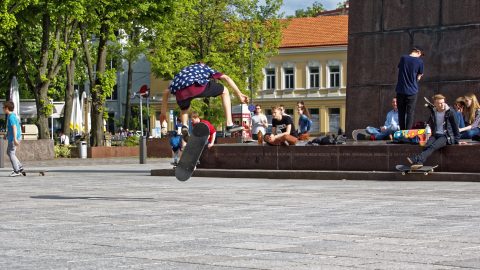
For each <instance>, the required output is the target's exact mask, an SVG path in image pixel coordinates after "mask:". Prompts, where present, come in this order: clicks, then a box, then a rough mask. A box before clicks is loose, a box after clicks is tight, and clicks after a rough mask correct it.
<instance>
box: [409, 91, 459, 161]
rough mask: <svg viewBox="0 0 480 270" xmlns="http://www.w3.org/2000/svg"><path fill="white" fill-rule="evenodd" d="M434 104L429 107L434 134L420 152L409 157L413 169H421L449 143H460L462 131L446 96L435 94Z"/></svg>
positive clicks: (429, 122) (429, 121) (430, 122)
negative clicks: (435, 152) (434, 154)
mask: <svg viewBox="0 0 480 270" xmlns="http://www.w3.org/2000/svg"><path fill="white" fill-rule="evenodd" d="M433 105H434V107H433V108H432V107H429V108H430V118H429V119H428V124H429V125H430V127H431V128H432V136H430V138H429V139H428V141H427V144H426V145H425V147H424V149H423V151H422V152H421V153H420V154H418V155H415V156H413V157H407V160H408V162H410V164H411V169H412V170H415V169H420V168H421V167H422V166H423V164H424V163H425V161H426V160H427V158H428V157H429V156H430V155H431V154H432V153H433V152H434V151H436V150H438V149H440V148H443V147H445V146H446V145H448V144H459V139H460V132H459V130H458V123H457V118H456V117H455V112H454V111H453V110H452V109H450V107H448V105H447V103H445V97H444V96H443V95H441V94H437V95H435V96H433Z"/></svg>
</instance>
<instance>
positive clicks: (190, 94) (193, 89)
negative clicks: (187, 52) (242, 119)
mask: <svg viewBox="0 0 480 270" xmlns="http://www.w3.org/2000/svg"><path fill="white" fill-rule="evenodd" d="M212 79H220V80H222V81H224V82H225V83H227V85H228V86H229V87H230V88H231V89H232V90H233V92H234V93H235V95H236V96H237V97H238V98H239V100H240V102H241V103H248V97H247V96H246V95H244V94H242V92H240V90H239V89H238V87H237V85H236V84H235V82H234V81H233V80H232V79H231V78H230V77H229V76H227V75H226V74H223V73H220V72H218V71H215V70H213V69H212V68H210V67H209V66H207V65H206V64H204V63H197V64H193V65H190V66H187V67H185V68H183V69H182V70H181V71H180V72H179V73H178V74H177V75H175V77H174V78H173V80H172V82H171V83H170V86H169V88H168V89H166V90H165V91H164V92H163V97H162V111H161V115H160V122H161V123H162V122H163V121H164V120H166V114H167V108H168V97H169V95H170V94H173V95H175V97H176V99H177V104H178V106H179V107H180V109H181V120H182V124H183V126H184V127H185V128H186V127H187V126H188V109H189V108H190V103H191V101H192V100H193V99H194V98H204V97H217V96H220V97H221V99H222V105H223V110H224V112H225V118H226V120H227V123H226V124H227V125H226V131H227V132H235V131H240V130H242V129H243V127H241V126H238V125H234V124H233V121H232V113H231V101H230V93H229V91H228V89H227V88H226V87H225V86H223V85H222V84H220V83H217V82H216V81H215V80H212Z"/></svg>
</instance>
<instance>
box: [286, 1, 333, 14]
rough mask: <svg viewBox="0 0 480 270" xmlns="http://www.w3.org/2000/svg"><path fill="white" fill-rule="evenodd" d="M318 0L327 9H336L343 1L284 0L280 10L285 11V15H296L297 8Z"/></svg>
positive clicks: (302, 7)
mask: <svg viewBox="0 0 480 270" xmlns="http://www.w3.org/2000/svg"><path fill="white" fill-rule="evenodd" d="M316 1H318V2H320V3H322V4H323V7H324V8H325V9H326V10H332V9H335V8H337V4H338V2H342V1H341V0H283V6H282V8H281V9H280V12H284V13H285V16H289V15H295V10H297V9H305V8H306V7H311V6H312V5H313V3H314V2H316Z"/></svg>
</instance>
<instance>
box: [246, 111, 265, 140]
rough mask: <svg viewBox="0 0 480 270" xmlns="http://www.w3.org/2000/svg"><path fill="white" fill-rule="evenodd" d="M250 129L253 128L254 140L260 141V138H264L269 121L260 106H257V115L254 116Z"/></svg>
mask: <svg viewBox="0 0 480 270" xmlns="http://www.w3.org/2000/svg"><path fill="white" fill-rule="evenodd" d="M250 127H251V128H252V139H253V140H258V138H259V136H260V137H261V136H263V135H265V133H266V128H268V121H267V117H266V116H265V114H263V113H262V107H260V105H256V106H255V114H254V115H253V116H252V119H251V123H250Z"/></svg>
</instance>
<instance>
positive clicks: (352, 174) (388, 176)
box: [150, 169, 480, 182]
mask: <svg viewBox="0 0 480 270" xmlns="http://www.w3.org/2000/svg"><path fill="white" fill-rule="evenodd" d="M150 174H151V176H175V171H174V170H173V169H158V170H151V173H150ZM192 177H207V178H208V177H214V178H265V179H304V180H349V181H352V180H370V181H451V182H480V173H446V172H433V173H430V174H429V175H423V174H407V175H402V174H401V173H400V172H384V171H381V172H379V171H349V172H339V171H308V170H298V171H291V170H220V169H197V170H195V172H194V173H193V176H192Z"/></svg>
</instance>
